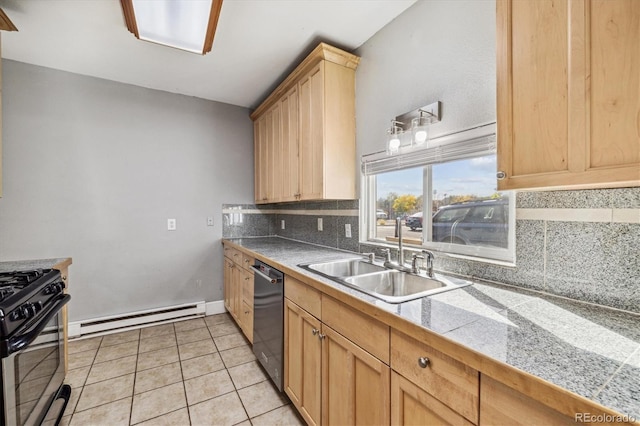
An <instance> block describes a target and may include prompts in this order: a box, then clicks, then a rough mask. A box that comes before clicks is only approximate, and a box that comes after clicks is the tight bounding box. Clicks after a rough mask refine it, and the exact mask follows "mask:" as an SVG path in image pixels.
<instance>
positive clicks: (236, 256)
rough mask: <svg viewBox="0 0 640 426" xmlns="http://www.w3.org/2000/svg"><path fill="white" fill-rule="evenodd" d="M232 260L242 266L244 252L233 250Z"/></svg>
mask: <svg viewBox="0 0 640 426" xmlns="http://www.w3.org/2000/svg"><path fill="white" fill-rule="evenodd" d="M230 255H231V256H230V259H231V260H233V263H235V264H236V265H238V266H242V252H241V251H240V250H236V249H231V252H230Z"/></svg>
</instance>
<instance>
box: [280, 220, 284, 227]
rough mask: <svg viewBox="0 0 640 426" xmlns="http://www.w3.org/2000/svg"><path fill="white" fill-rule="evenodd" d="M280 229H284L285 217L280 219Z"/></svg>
mask: <svg viewBox="0 0 640 426" xmlns="http://www.w3.org/2000/svg"><path fill="white" fill-rule="evenodd" d="M280 229H284V219H282V220H281V221H280Z"/></svg>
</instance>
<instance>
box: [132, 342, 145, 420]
mask: <svg viewBox="0 0 640 426" xmlns="http://www.w3.org/2000/svg"><path fill="white" fill-rule="evenodd" d="M141 340H142V331H138V348H137V350H136V364H135V369H134V370H133V388H132V389H131V407H130V409H129V424H131V423H132V420H133V400H134V399H135V397H136V382H137V381H138V360H139V359H140V341H141Z"/></svg>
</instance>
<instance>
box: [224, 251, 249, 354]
mask: <svg viewBox="0 0 640 426" xmlns="http://www.w3.org/2000/svg"><path fill="white" fill-rule="evenodd" d="M224 255H225V257H224V278H223V283H224V307H225V308H226V309H227V311H228V312H229V313H230V314H231V316H232V317H233V319H234V320H235V321H236V323H237V324H238V326H239V327H240V329H241V330H242V332H243V333H244V335H245V336H247V339H249V341H250V342H251V343H253V273H252V271H251V267H250V266H251V264H253V258H251V257H249V256H247V255H245V254H244V253H242V252H241V251H239V250H236V249H233V248H230V247H227V246H225V248H224Z"/></svg>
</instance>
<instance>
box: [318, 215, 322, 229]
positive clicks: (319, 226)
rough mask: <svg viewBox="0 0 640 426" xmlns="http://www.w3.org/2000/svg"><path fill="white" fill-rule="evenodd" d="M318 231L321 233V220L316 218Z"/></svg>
mask: <svg viewBox="0 0 640 426" xmlns="http://www.w3.org/2000/svg"><path fill="white" fill-rule="evenodd" d="M318 231H322V218H321V217H319V218H318Z"/></svg>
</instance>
